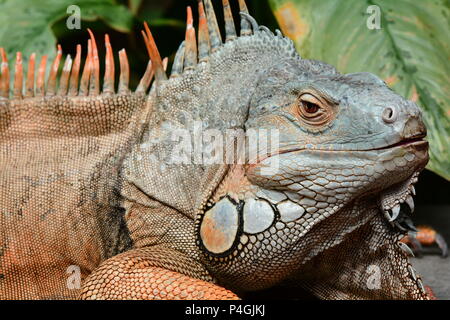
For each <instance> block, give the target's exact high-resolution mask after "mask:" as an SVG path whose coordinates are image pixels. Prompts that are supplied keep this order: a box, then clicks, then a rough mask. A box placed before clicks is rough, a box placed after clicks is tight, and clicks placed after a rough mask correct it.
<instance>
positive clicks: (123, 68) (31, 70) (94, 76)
mask: <svg viewBox="0 0 450 320" xmlns="http://www.w3.org/2000/svg"><path fill="white" fill-rule="evenodd" d="M222 5H223V10H224V18H225V42H229V41H232V40H234V39H235V38H236V37H237V33H236V28H235V24H234V21H233V15H232V12H231V7H230V3H229V0H222ZM239 8H240V11H241V15H242V18H241V31H240V35H241V36H246V35H251V34H252V29H253V31H254V32H256V31H257V30H258V26H257V24H256V22H254V21H252V18H251V17H250V16H248V15H247V14H246V13H248V10H247V6H246V4H245V1H244V0H239ZM198 12H199V21H198V35H197V37H198V40H197V39H196V33H195V28H194V24H193V22H194V19H193V16H192V10H191V8H190V7H188V8H187V21H186V38H185V41H184V42H183V43H182V44H181V45H180V47H179V49H178V51H177V53H176V56H175V60H174V64H173V67H172V73H171V76H170V77H171V78H173V77H177V76H179V75H181V74H182V73H183V72H184V71H187V70H192V69H194V68H195V67H196V65H197V64H198V63H203V62H206V61H207V60H208V59H209V55H210V54H211V53H213V52H215V51H217V50H218V49H219V47H220V46H222V45H223V42H222V36H221V34H220V31H219V26H218V23H217V19H216V15H215V12H214V8H213V5H212V3H211V0H203V1H201V0H200V1H199V2H198ZM144 30H145V31H142V35H143V37H144V41H145V46H146V48H147V51H148V53H149V56H150V61H149V63H148V65H147V68H146V71H145V73H144V75H143V76H142V78H141V81H140V82H139V85H138V87H137V89H136V92H138V93H145V92H146V91H147V90H148V89H149V87H150V85H151V81H152V79H153V77H155V80H156V83H157V84H158V83H159V82H161V81H165V80H167V75H166V72H165V70H166V68H167V58H166V59H164V60H162V59H161V56H160V54H159V52H158V48H157V46H156V44H155V41H154V38H153V35H152V33H151V31H150V28H149V27H148V25H147V23H144ZM88 33H89V37H90V39H89V40H88V45H87V55H86V60H85V63H84V68H83V71H82V74H81V79H80V77H79V74H80V68H81V51H82V48H81V45H77V49H76V56H75V58H74V59H73V60H72V57H71V56H70V55H67V56H66V59H65V62H64V66H63V69H62V72H61V75H60V79H59V87H58V86H57V79H58V70H59V65H60V62H61V59H62V49H61V46H59V45H58V50H57V55H56V58H55V60H54V61H53V63H52V65H51V68H50V73H49V76H48V80H47V87H46V88H45V71H46V64H47V57H46V56H43V57H42V58H41V62H40V65H39V68H38V72H37V77H36V78H35V60H36V55H35V54H34V53H33V54H32V55H31V56H30V59H29V64H28V73H27V78H26V84H25V93H24V92H23V91H24V90H23V63H22V54H21V53H20V52H18V53H17V56H16V63H15V73H14V75H15V76H14V88H13V98H14V99H22V98H23V97H25V98H31V97H34V96H40V97H43V96H54V95H59V96H64V95H68V96H77V95H78V96H88V95H89V96H93V95H94V96H95V95H99V94H101V93H103V94H114V93H115V90H114V87H115V84H114V79H115V70H114V54H113V49H112V46H111V43H110V40H109V36H108V35H105V47H106V57H105V75H104V80H103V88H102V89H100V59H99V56H98V49H97V43H96V40H95V37H94V34H93V33H92V31H91V30H89V29H88ZM0 56H1V68H0V70H1V74H0V97H4V98H8V97H9V82H10V75H9V69H8V60H7V57H6V52H5V50H4V49H3V48H0ZM119 60H120V77H119V84H118V93H119V94H127V93H129V92H130V90H129V87H128V85H129V78H130V68H129V64H128V58H127V54H126V52H125V49H122V50H120V51H119ZM57 88H58V89H57Z"/></svg>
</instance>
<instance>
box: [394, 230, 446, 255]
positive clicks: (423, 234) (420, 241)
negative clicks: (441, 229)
mask: <svg viewBox="0 0 450 320" xmlns="http://www.w3.org/2000/svg"><path fill="white" fill-rule="evenodd" d="M402 241H403V242H405V243H407V244H411V246H412V249H413V251H414V254H415V255H416V256H417V257H421V256H422V255H423V253H424V251H425V250H424V248H423V246H432V245H433V244H436V245H437V246H438V247H439V248H440V250H441V256H442V257H443V258H445V257H447V256H448V245H447V242H446V241H445V239H444V237H443V236H442V235H440V234H439V233H438V232H436V230H434V229H433V228H431V227H429V226H418V227H417V233H415V234H414V233H410V234H408V236H406V237H405V238H404V239H403V240H402Z"/></svg>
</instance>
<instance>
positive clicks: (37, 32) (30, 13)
mask: <svg viewBox="0 0 450 320" xmlns="http://www.w3.org/2000/svg"><path fill="white" fill-rule="evenodd" d="M71 5H76V6H78V7H79V8H80V17H81V20H90V21H91V20H96V19H102V20H103V21H105V23H106V24H108V25H109V26H110V27H111V28H113V29H115V30H118V31H121V32H127V31H130V29H131V26H132V22H133V16H132V14H131V13H130V11H129V10H128V9H127V8H126V7H125V6H122V5H119V4H117V3H116V2H115V1H114V0H40V1H36V0H21V1H15V0H3V1H2V0H0V21H2V26H3V27H2V28H1V29H0V46H1V47H3V48H5V50H6V51H7V53H8V57H9V58H10V59H13V58H14V56H15V53H16V52H17V51H21V52H22V53H23V56H24V61H25V63H26V62H27V59H28V57H29V56H30V54H31V53H33V52H35V53H36V54H37V57H38V58H39V57H40V56H42V55H45V54H46V55H48V56H49V59H50V61H52V60H53V57H54V56H55V54H56V49H55V46H56V39H55V36H54V34H53V32H52V29H51V26H52V25H53V24H54V23H55V22H56V21H58V20H61V19H64V18H66V17H69V16H70V15H71V14H72V13H73V11H69V13H68V12H67V11H68V10H67V9H68V7H69V6H71ZM5 26H7V27H5ZM81 27H83V23H82V22H81ZM68 31H72V30H68ZM75 31H76V30H75Z"/></svg>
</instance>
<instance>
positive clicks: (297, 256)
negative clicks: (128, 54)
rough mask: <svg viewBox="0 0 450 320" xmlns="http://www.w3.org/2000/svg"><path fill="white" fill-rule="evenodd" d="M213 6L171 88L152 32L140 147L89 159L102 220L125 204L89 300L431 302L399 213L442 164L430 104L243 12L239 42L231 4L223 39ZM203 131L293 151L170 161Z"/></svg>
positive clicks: (86, 289) (86, 285) (179, 61)
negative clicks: (247, 297) (264, 295)
mask: <svg viewBox="0 0 450 320" xmlns="http://www.w3.org/2000/svg"><path fill="white" fill-rule="evenodd" d="M204 3H205V9H206V15H207V23H208V31H205V29H204V28H203V29H202V26H203V27H205V25H204V24H203V25H202V20H201V21H200V30H199V40H198V43H195V42H193V41H195V37H194V40H192V32H191V31H189V30H192V26H191V23H190V21H189V18H188V29H187V30H188V31H187V36H186V40H185V42H184V43H183V44H182V45H181V46H180V49H179V51H178V52H177V55H176V58H175V61H174V65H173V67H172V75H171V76H170V78H168V79H167V77H166V76H165V73H164V70H163V68H162V65H161V60H160V58H159V54H157V52H155V49H154V48H153V47H152V46H151V45H154V43H153V42H152V41H153V39H152V38H151V35H150V33H149V32H148V33H147V44H149V43H150V45H149V52H150V55H151V58H152V62H153V64H154V71H155V77H156V79H155V83H154V84H153V87H152V89H151V90H150V92H149V94H148V97H146V100H145V101H146V102H145V104H144V105H142V107H139V108H137V110H138V111H139V110H140V111H139V115H138V116H136V119H137V120H136V121H135V123H136V129H135V131H133V132H135V133H133V135H131V134H130V135H129V136H130V137H134V138H129V137H128V136H127V139H128V140H127V143H126V146H127V148H124V149H120V150H122V151H120V150H119V149H116V150H113V151H114V152H112V153H111V154H110V155H109V154H108V153H105V154H104V158H102V165H103V166H104V167H101V166H98V167H99V168H100V170H97V169H96V168H93V167H95V166H93V165H90V163H89V162H88V165H89V166H88V167H89V169H86V170H87V172H89V170H92V174H91V175H86V176H88V177H89V179H90V180H87V181H89V182H90V183H89V184H88V183H84V184H83V183H80V185H81V187H82V188H83V191H84V192H85V193H84V194H88V195H90V196H89V198H88V199H89V201H98V202H99V203H100V202H101V201H103V202H101V207H98V208H101V210H107V209H108V208H109V207H108V205H110V206H111V208H113V207H114V208H115V209H117V208H120V210H116V211H114V212H115V213H116V215H115V216H114V217H112V216H108V219H104V216H102V215H101V214H100V213H97V215H98V217H99V218H98V220H97V222H96V223H98V225H100V226H103V227H102V228H104V230H106V231H104V232H103V233H102V235H103V237H104V238H101V239H105V240H104V243H103V245H104V246H105V247H106V248H109V247H108V244H107V243H110V242H111V241H110V242H108V236H107V235H108V232H107V231H108V230H109V229H108V225H114V226H115V227H114V229H113V230H114V231H115V232H118V233H119V234H120V235H121V238H123V239H125V240H123V241H121V243H122V242H123V245H117V247H120V248H119V249H114V250H112V249H111V250H108V249H106V250H104V251H107V252H108V254H106V253H105V254H103V256H102V257H101V258H98V259H97V260H96V261H95V262H92V261H90V262H91V264H92V265H93V266H94V267H92V266H90V265H88V264H86V263H85V270H89V272H85V273H87V274H89V275H88V276H87V277H85V278H83V284H82V289H81V297H82V298H85V299H99V298H103V299H105V298H106V299H113V298H115V299H128V298H138V299H147V298H163V299H164V298H186V297H187V298H208V297H212V298H233V297H236V296H235V295H233V294H232V293H231V292H230V291H228V290H231V291H232V292H234V293H236V294H238V295H241V294H242V295H244V294H245V293H246V292H248V291H254V290H259V289H264V288H270V287H274V286H278V285H288V286H298V287H302V288H303V289H306V290H309V291H310V292H311V293H313V294H314V295H316V296H318V297H320V298H328V299H426V298H428V296H427V294H426V292H425V290H424V288H423V284H422V281H421V279H420V277H419V276H417V275H416V274H415V272H414V270H413V269H412V267H411V265H410V264H409V262H408V257H407V255H408V252H407V250H406V249H405V248H404V247H403V246H402V245H399V244H398V241H399V240H400V238H401V237H402V236H403V235H404V233H405V230H408V228H411V227H410V221H409V218H408V215H407V212H408V210H402V211H399V210H398V208H399V206H400V204H401V203H405V204H406V205H409V206H412V203H413V202H412V201H411V199H412V198H411V194H413V193H414V191H413V184H414V183H415V182H416V181H417V175H418V173H419V172H420V171H421V170H422V169H423V168H424V167H425V165H426V163H427V161H428V144H427V142H426V141H424V140H423V138H424V137H425V135H426V129H425V126H424V124H423V122H422V120H421V114H420V110H419V108H418V107H417V106H416V105H415V104H414V103H412V102H410V101H407V100H405V99H404V98H402V97H401V96H399V95H397V94H396V93H394V92H393V91H392V90H390V89H389V88H388V87H387V86H386V84H385V83H384V82H383V81H382V80H380V79H379V78H377V77H376V76H374V75H372V74H368V73H356V74H347V75H343V74H339V73H338V72H337V71H336V70H335V69H334V68H333V67H332V66H329V65H327V64H325V63H322V62H318V61H313V60H305V59H301V58H300V56H299V55H298V54H297V52H296V51H295V49H294V46H293V44H292V42H291V40H289V39H287V38H284V37H283V36H282V35H281V34H280V33H279V32H277V33H276V34H273V33H272V32H270V31H269V30H268V29H267V28H264V27H259V26H258V25H257V23H256V21H255V20H254V19H253V18H251V17H250V16H249V15H247V14H245V13H242V14H241V15H242V17H241V35H240V36H236V33H235V31H234V27H233V24H232V20H231V23H230V19H232V18H231V15H230V14H228V15H227V10H228V9H227V8H229V7H227V5H228V1H224V7H225V9H226V11H225V16H226V17H227V21H226V28H225V30H226V32H227V34H226V41H225V43H222V40H221V38H220V34H219V33H218V30H219V29H218V27H217V22H216V19H215V16H214V12H213V10H212V6H211V2H210V0H206V1H204ZM240 4H241V11H244V12H245V10H246V9H245V6H244V5H243V1H240ZM203 22H204V20H203ZM205 35H206V37H205ZM197 47H198V50H197ZM139 97H140V98H142V95H141V96H139ZM102 99H105V98H104V97H103V98H102V96H100V98H99V100H98V101H100V102H99V103H102ZM114 99H115V98H114ZM117 99H119V100H118V102H117V105H118V107H119V108H120V105H121V103H120V101H121V100H120V99H123V98H121V97H118V98H117ZM114 101H115V100H114ZM142 101H143V100H139V101H135V103H136V104H140V103H142ZM199 121H200V122H201V123H202V128H201V129H203V130H208V129H209V130H215V132H216V133H217V132H218V133H220V134H222V135H223V136H225V135H226V134H227V132H229V130H231V129H234V130H241V132H250V131H252V130H253V131H256V132H261V131H262V130H267V131H266V132H277V133H278V135H279V143H278V144H276V145H275V146H272V145H271V146H270V148H268V149H261V150H258V152H260V153H259V154H258V157H253V158H252V157H247V155H246V154H244V153H243V152H244V151H243V149H240V148H237V149H236V150H237V151H231V153H232V154H233V153H236V155H237V157H240V158H242V159H244V160H245V161H244V163H240V162H234V163H231V164H230V163H225V162H222V163H218V164H205V163H203V162H202V161H198V162H196V161H192V162H191V163H185V164H180V163H173V162H171V157H172V156H173V155H174V154H175V153H176V152H178V151H179V148H180V141H179V140H177V139H174V137H173V134H174V132H175V131H174V130H176V129H185V130H188V131H189V132H190V133H191V136H192V137H194V139H196V138H195V137H196V134H198V131H196V130H198V128H197V127H196V126H198V122H199ZM130 123H131V122H130ZM112 137H114V135H112ZM197 138H198V136H197ZM117 141H121V140H120V139H119V138H118V140H117ZM97 143H99V142H97ZM90 146H91V145H90ZM181 147H186V145H183V144H181ZM224 148H225V149H226V150H229V149H232V148H233V145H232V144H226V143H225V146H224ZM123 150H124V151H123ZM87 154H89V153H87ZM194 156H195V152H194ZM110 167H111V168H113V169H114V170H106V169H105V170H102V169H103V168H110ZM92 168H93V169H92ZM80 179H81V178H80ZM80 181H84V180H80ZM92 186H93V187H92ZM105 186H106V187H105ZM81 187H80V188H81ZM91 187H92V188H93V190H92V193H89V192H91V191H89V190H91V189H89V188H91ZM86 190H88V191H89V192H88V191H86ZM99 191H101V192H99ZM104 194H106V196H104ZM77 199H78V198H77ZM104 199H107V200H108V201H107V202H105V201H104ZM78 201H80V200H78ZM88 204H89V202H88ZM403 206H404V205H403ZM85 207H86V208H90V207H88V206H87V205H85ZM77 208H78V207H77ZM96 208H97V207H96ZM99 212H100V211H99ZM101 212H103V211H101ZM105 212H107V211H105ZM89 217H90V218H89V219H95V218H92V217H95V216H94V215H92V214H91V215H89ZM102 217H103V218H102ZM72 219H73V218H72ZM79 219H81V220H80V221H77V222H78V223H81V222H82V221H84V220H83V219H84V218H83V217H81V218H79ZM89 221H90V220H89ZM112 222H114V223H112ZM119 225H120V226H119ZM92 230H95V228H94V229H92ZM84 232H85V233H86V230H85V231H84ZM91 237H93V238H95V239H97V240H98V239H100V237H97V235H96V233H95V232H94V231H92V236H91ZM98 242H101V240H99V241H98ZM119 242H120V241H119ZM83 259H85V260H83V261H86V257H85V256H83ZM73 260H75V258H74V259H73ZM0 262H1V261H0ZM7 262H8V260H7ZM76 262H77V261H74V262H72V263H73V264H76ZM166 282H167V283H166ZM161 286H162V287H161ZM186 288H188V289H186ZM223 288H226V289H228V290H225V289H223ZM11 290H12V291H11ZM11 290H10V291H7V293H9V294H11V295H14V294H15V293H16V292H14V290H13V289H11ZM19 291H20V290H19ZM0 292H1V291H0ZM11 292H12V293H11ZM193 292H195V294H193ZM46 294H47V295H50V294H51V293H48V292H47V293H46ZM38 296H39V295H38Z"/></svg>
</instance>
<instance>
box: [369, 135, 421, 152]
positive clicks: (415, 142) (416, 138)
mask: <svg viewBox="0 0 450 320" xmlns="http://www.w3.org/2000/svg"><path fill="white" fill-rule="evenodd" d="M423 138H425V135H420V136H418V135H417V136H414V137H410V138H406V139H403V140H401V141H399V142H397V143H394V144H391V145H387V146H384V147H379V148H375V149H372V150H385V149H392V148H396V147H404V146H410V145H420V144H422V143H428V141H426V140H424V139H423Z"/></svg>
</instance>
